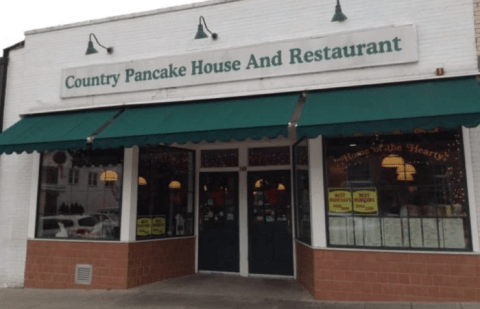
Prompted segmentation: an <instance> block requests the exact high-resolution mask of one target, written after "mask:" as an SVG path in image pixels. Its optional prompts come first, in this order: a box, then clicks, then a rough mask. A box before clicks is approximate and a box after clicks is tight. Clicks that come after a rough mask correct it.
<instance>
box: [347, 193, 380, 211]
mask: <svg viewBox="0 0 480 309" xmlns="http://www.w3.org/2000/svg"><path fill="white" fill-rule="evenodd" d="M353 209H354V211H355V212H356V213H362V214H377V213H378V198H377V189H375V188H373V189H362V190H354V191H353Z"/></svg>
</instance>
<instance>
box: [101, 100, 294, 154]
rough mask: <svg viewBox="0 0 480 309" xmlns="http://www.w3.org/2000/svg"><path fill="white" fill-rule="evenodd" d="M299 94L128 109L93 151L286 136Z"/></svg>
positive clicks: (102, 133)
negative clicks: (96, 149) (97, 149)
mask: <svg viewBox="0 0 480 309" xmlns="http://www.w3.org/2000/svg"><path fill="white" fill-rule="evenodd" d="M298 99H299V94H282V95H270V96H257V97H247V98H238V99H223V100H217V101H208V102H200V103H182V104H170V105H156V106H143V107H129V108H127V109H126V110H125V111H124V112H123V113H122V114H121V115H119V116H118V118H116V119H115V120H114V121H113V122H112V123H111V124H110V125H109V126H108V127H107V128H106V129H105V130H103V131H102V132H101V133H100V134H99V135H98V136H97V137H96V138H95V140H94V142H93V147H94V148H108V147H122V146H123V147H131V146H134V145H136V146H145V145H157V144H159V143H162V144H167V145H169V144H172V143H178V144H184V143H186V142H189V141H190V142H193V143H198V142H201V141H207V142H214V141H217V140H219V141H229V140H232V139H233V140H238V141H242V140H245V139H246V138H252V139H254V140H258V139H261V138H262V137H267V138H276V137H278V136H279V135H283V136H287V135H288V122H289V120H290V117H291V116H292V113H293V111H294V109H295V106H296V104H297V101H298Z"/></svg>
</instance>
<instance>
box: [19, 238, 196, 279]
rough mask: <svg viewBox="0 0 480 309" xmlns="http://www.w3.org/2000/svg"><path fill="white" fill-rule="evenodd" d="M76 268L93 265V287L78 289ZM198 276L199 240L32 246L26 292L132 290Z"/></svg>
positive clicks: (43, 243) (29, 245)
mask: <svg viewBox="0 0 480 309" xmlns="http://www.w3.org/2000/svg"><path fill="white" fill-rule="evenodd" d="M76 264H90V265H92V284H91V285H79V284H75V267H76ZM193 273H195V238H185V239H169V240H161V241H150V242H142V243H130V244H125V243H118V244H115V243H102V242H68V241H45V240H29V241H28V243H27V261H26V268H25V287H27V288H46V289H127V288H131V287H134V286H138V285H142V284H147V283H151V282H154V281H159V280H163V279H167V278H173V277H178V276H184V275H188V274H193Z"/></svg>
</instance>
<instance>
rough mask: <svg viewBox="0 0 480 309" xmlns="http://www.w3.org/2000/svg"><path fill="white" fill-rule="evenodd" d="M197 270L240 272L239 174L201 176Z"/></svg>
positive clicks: (201, 174)
mask: <svg viewBox="0 0 480 309" xmlns="http://www.w3.org/2000/svg"><path fill="white" fill-rule="evenodd" d="M198 253H199V254H198V258H199V263H198V268H199V270H210V271H223V272H239V271H240V266H239V264H240V261H239V228H238V172H214V173H200V211H199V252H198Z"/></svg>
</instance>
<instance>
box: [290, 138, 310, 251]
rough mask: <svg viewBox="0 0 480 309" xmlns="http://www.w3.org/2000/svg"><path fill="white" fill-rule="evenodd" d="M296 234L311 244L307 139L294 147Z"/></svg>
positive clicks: (298, 237) (299, 238)
mask: <svg viewBox="0 0 480 309" xmlns="http://www.w3.org/2000/svg"><path fill="white" fill-rule="evenodd" d="M293 152H294V158H295V162H294V175H295V176H294V177H295V178H294V179H295V210H296V236H297V239H298V240H301V241H303V242H305V243H307V244H311V225H310V189H309V180H308V140H307V139H304V140H302V141H300V142H299V143H297V144H296V145H295V146H294V148H293Z"/></svg>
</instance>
